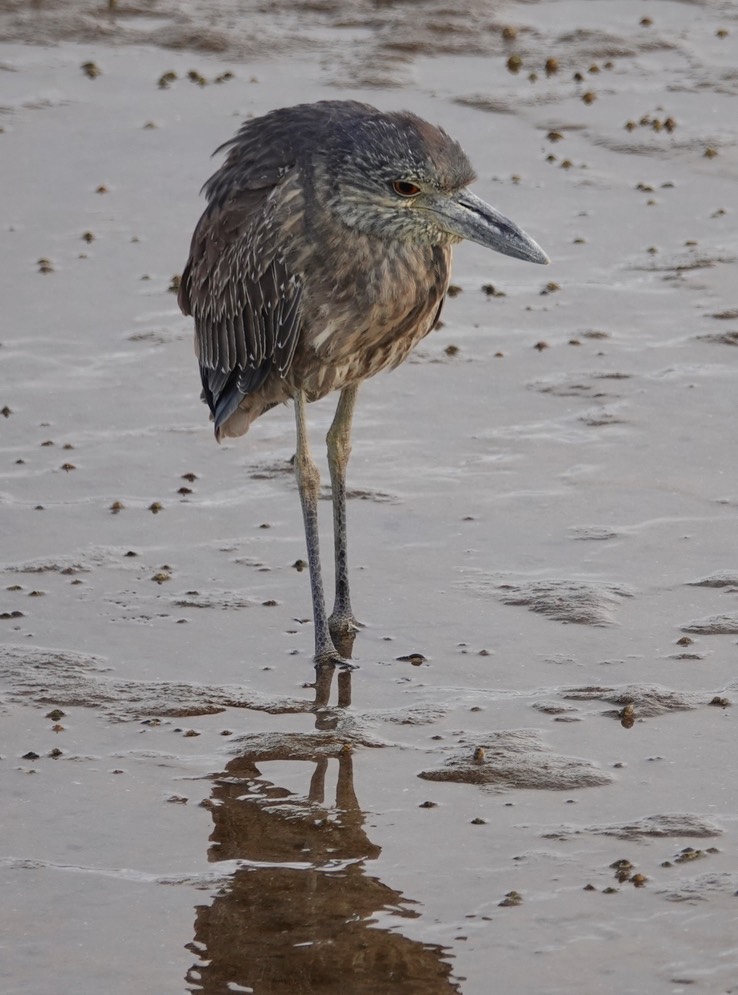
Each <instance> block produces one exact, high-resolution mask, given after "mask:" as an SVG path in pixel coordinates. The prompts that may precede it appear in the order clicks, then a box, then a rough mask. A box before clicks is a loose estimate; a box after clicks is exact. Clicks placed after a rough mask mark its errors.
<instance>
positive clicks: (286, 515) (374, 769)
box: [0, 0, 738, 995]
mask: <svg viewBox="0 0 738 995" xmlns="http://www.w3.org/2000/svg"><path fill="white" fill-rule="evenodd" d="M67 6H68V5H65V4H61V3H59V4H54V3H50V4H42V5H33V9H31V7H30V6H28V8H27V5H25V4H16V3H5V4H3V5H2V6H1V7H0V34H1V35H2V37H3V38H5V39H7V41H5V42H4V43H3V44H2V45H0V128H1V129H2V131H1V132H0V148H1V149H2V152H1V153H0V155H1V156H2V173H3V183H2V185H1V186H0V202H1V203H2V212H1V216H2V233H3V237H2V253H3V255H2V259H3V265H2V267H1V268H0V281H2V299H3V302H4V307H3V313H4V321H3V327H2V332H1V333H0V343H1V344H0V364H2V381H1V389H0V411H1V413H2V417H0V518H1V520H2V552H1V553H0V573H1V578H2V585H1V586H0V595H1V596H0V616H1V617H0V626H1V627H2V628H0V633H1V634H2V645H0V757H1V758H2V760H1V762H0V776H1V777H2V788H3V798H4V804H3V817H2V832H1V833H0V883H1V885H2V894H3V899H2V902H0V924H1V927H2V928H1V933H2V937H3V952H2V956H1V957H0V989H2V991H3V992H4V993H7V995H37V993H38V992H41V991H44V992H54V993H60V995H67V993H70V995H71V993H72V992H74V995H92V993H99V992H100V991H105V992H106V993H109V995H124V993H125V995H127V993H129V992H134V991H135V992H157V993H159V992H162V993H163V992H167V993H169V992H206V993H212V995H215V993H218V995H219V993H222V992H226V991H253V992H256V993H260V995H263V993H270V995H271V993H285V995H287V993H290V995H295V993H323V992H325V993H336V995H337V993H351V995H353V993H367V995H370V993H371V995H382V993H384V992H393V993H394V992H399V993H402V995H435V993H447V992H449V993H450V992H462V993H464V995H487V993H489V992H491V991H500V992H515V993H518V992H520V993H526V992H543V993H560V992H561V993H563V992H567V993H570V992H578V993H582V995H592V993H610V992H614V991H618V992H621V993H643V992H647V993H657V995H660V993H667V992H668V993H673V992H682V991H684V992H686V991H696V992H710V993H712V992H715V993H717V992H720V993H722V992H731V991H738V980H736V979H738V950H737V949H736V941H735V937H736V931H737V928H738V904H737V903H738V897H736V896H737V894H738V871H737V870H736V867H737V866H738V864H737V863H736V844H737V843H738V815H736V813H737V812H738V788H737V787H736V778H735V773H734V757H735V741H736V740H735V727H734V725H733V723H734V721H735V717H734V713H735V702H736V701H738V678H737V676H736V644H737V641H738V604H737V603H736V591H738V549H737V548H736V546H737V544H736V525H737V524H738V469H737V466H736V459H735V454H734V450H735V398H736V381H738V363H737V360H738V351H737V350H736V345H737V344H738V292H737V291H736V279H735V272H736V269H735V263H736V257H737V256H738V236H736V225H735V218H736V213H735V212H736V204H738V196H737V191H738V151H737V149H738V127H737V126H736V118H735V100H736V94H737V92H738V76H737V75H736V68H735V67H736V62H737V44H738V16H737V15H736V9H735V5H733V4H731V3H727V2H725V3H723V2H719V0H715V2H705V3H678V2H670V0H662V2H659V3H656V2H650V3H649V2H636V0H633V2H623V3H618V4H608V3H597V4H595V3H592V2H589V3H586V2H583V0H580V2H576V0H571V2H568V0H560V2H559V0H553V2H549V3H540V2H539V3H535V2H534V3H511V4H505V5H503V4H500V5H490V4H486V3H481V2H477V3H471V4H468V5H465V8H464V11H463V12H460V11H454V10H452V9H450V7H449V6H447V5H444V4H442V3H439V2H430V3H427V4H423V5H422V16H420V14H419V10H420V8H419V6H418V5H416V4H413V5H411V4H404V3H387V4H385V3H369V2H360V0H355V2H354V3H352V4H346V3H338V2H335V3H334V2H326V3H315V2H311V3H305V4H301V3H298V4H294V3H289V4H288V3H276V4H272V5H271V6H270V7H269V9H268V10H267V9H266V7H265V6H264V5H257V4H255V3H254V4H243V5H240V9H241V12H240V13H239V10H238V9H237V7H236V5H232V4H227V3H225V2H220V3H208V4H198V5H190V4H174V3H169V4H167V3H160V4H156V5H149V4H146V5H137V4H135V3H134V4H123V3H120V2H119V3H118V4H114V5H113V8H114V9H112V10H107V9H102V8H104V5H102V4H98V3H93V2H89V3H79V4H76V5H74V8H75V9H74V11H72V12H70V11H68V10H67V9H66V7H67ZM244 11H245V12H244ZM649 21H650V23H648V22H649ZM511 56H512V57H513V59H512V61H510V58H511ZM515 56H519V58H520V63H519V64H518V62H517V61H516V59H515V58H514V57H515ZM552 59H555V60H556V65H554V63H553V62H550V61H549V63H548V73H547V69H546V63H547V60H552ZM85 63H92V64H93V66H94V67H95V68H94V69H93V68H89V67H88V68H87V70H83V69H81V68H80V67H81V66H82V65H83V64H85ZM516 67H517V71H512V70H515V68H516ZM96 70H98V71H96ZM169 72H172V73H175V74H176V78H175V79H171V78H170V79H169V80H168V82H167V81H166V80H165V81H164V82H165V84H166V85H160V80H161V79H162V76H163V75H164V74H166V73H169ZM189 73H192V78H190V77H188V74H189ZM575 73H578V74H579V75H580V77H581V79H579V80H577V79H575V78H574V74H575ZM227 74H232V76H230V75H227ZM533 77H534V78H533ZM219 78H220V82H216V80H217V79H219ZM203 84H204V85H203ZM337 97H339V98H340V97H351V98H356V99H363V100H367V101H369V102H372V103H375V104H377V105H378V106H380V107H382V108H395V107H407V108H410V109H412V110H414V111H416V112H417V113H419V114H421V115H423V116H425V117H427V118H429V119H430V120H432V121H434V122H438V123H439V124H441V125H443V126H444V127H445V128H446V129H447V130H448V131H449V132H450V133H452V134H453V135H454V136H455V137H457V138H459V139H460V141H461V142H462V144H463V145H464V147H465V148H466V150H467V152H468V153H469V155H470V158H471V159H472V161H473V162H474V164H475V166H476V168H477V170H478V173H479V179H478V181H477V183H476V185H475V190H476V192H477V193H478V194H480V195H481V196H482V197H484V198H485V199H486V200H488V201H490V202H491V203H493V204H494V205H495V206H496V207H498V208H499V209H500V210H502V211H504V213H506V214H508V215H509V216H510V217H512V218H514V219H515V220H516V221H517V222H518V223H519V224H521V225H522V226H523V227H524V228H525V229H526V230H527V231H528V232H530V234H531V235H532V236H533V237H534V238H535V239H536V240H537V241H538V242H539V243H540V244H541V245H542V246H543V247H544V248H545V249H546V251H547V252H548V253H549V255H550V256H551V257H552V260H553V263H552V265H551V266H550V267H548V269H547V270H542V269H541V268H539V267H533V266H525V265H524V264H522V263H518V262H516V261H514V260H510V259H506V258H504V257H502V256H498V255H493V254H491V253H488V252H485V251H484V250H483V249H481V248H478V247H475V246H467V245H465V246H462V247H461V248H460V249H459V250H458V251H457V253H456V264H455V272H454V278H453V283H454V285H455V286H456V287H458V288H459V289H458V292H456V293H455V295H454V296H453V297H450V298H449V299H448V301H447V302H446V305H445V309H444V315H443V326H442V327H441V328H439V329H438V330H436V331H435V332H433V333H432V334H431V335H430V336H429V337H428V338H427V339H426V340H425V341H424V342H423V343H422V345H421V346H420V348H419V349H418V350H417V351H416V352H415V353H414V354H413V356H412V357H411V358H410V360H408V362H407V363H405V365H404V366H403V367H401V368H400V369H399V370H397V371H395V372H394V373H392V374H391V375H381V376H378V377H377V378H376V379H374V380H372V381H370V382H368V383H366V384H365V386H364V387H363V389H362V391H361V392H360V396H359V407H358V412H357V420H356V429H355V440H354V452H353V456H352V461H351V465H350V468H349V477H350V481H349V482H350V487H351V488H352V494H353V500H351V502H350V507H349V513H350V523H349V528H350V538H351V549H350V554H351V561H352V581H353V594H354V601H355V607H356V610H357V612H358V614H359V616H360V618H361V619H362V621H363V622H364V623H365V624H366V627H365V628H363V629H362V630H361V632H360V633H359V635H358V638H357V641H356V644H355V646H354V658H355V660H356V662H357V664H358V665H359V669H358V670H356V671H355V672H354V673H353V674H351V675H334V679H333V681H332V686H329V685H328V680H327V678H325V677H324V680H323V682H322V683H319V685H318V686H317V687H310V686H307V685H309V684H310V683H311V682H312V681H313V680H314V671H313V668H312V661H311V653H312V629H311V624H310V619H309V613H310V597H309V586H308V575H307V571H305V570H298V569H296V567H295V564H296V561H298V560H300V559H302V558H304V548H303V535H302V523H301V517H300V511H299V502H298V498H297V492H296V488H295V485H294V481H293V478H292V475H291V471H290V466H289V460H290V458H291V456H292V454H293V451H294V429H293V417H292V412H291V411H290V410H289V409H287V408H285V409H280V410H275V411H274V412H271V413H269V414H268V415H266V416H264V417H263V418H262V419H260V420H259V421H258V422H257V423H256V424H255V425H254V427H253V428H252V430H251V432H250V433H249V435H248V436H247V437H246V438H245V439H242V440H235V441H233V442H230V441H229V442H227V443H226V444H224V445H222V446H220V447H219V446H217V445H216V444H215V443H214V442H213V439H212V430H211V427H210V426H209V424H208V421H207V417H206V410H205V408H204V407H203V406H202V405H201V403H200V402H199V400H198V394H199V386H198V376H197V369H196V364H195V361H194V358H193V354H192V343H191V339H192V332H191V326H190V322H189V320H188V319H185V318H183V317H182V316H181V315H180V314H179V312H178V310H177V306H176V300H175V295H174V294H173V293H172V292H171V289H170V288H171V285H172V281H173V277H174V276H175V275H176V274H178V273H179V272H181V268H182V266H183V265H184V262H185V259H186V255H187V246H188V242H189V237H190V234H191V231H192V227H193V225H194V223H195V221H196V220H197V217H198V216H199V212H200V210H201V207H202V201H201V200H198V198H197V191H198V189H199V187H200V186H201V184H202V183H203V181H204V180H205V179H206V178H207V176H208V175H210V172H212V170H213V169H214V168H215V165H214V164H213V163H211V162H210V161H209V158H208V157H209V156H210V154H211V152H212V150H213V149H214V148H215V147H216V146H217V145H218V144H220V143H221V142H223V141H225V140H226V139H227V138H229V137H230V136H231V135H232V133H233V132H234V131H235V129H236V128H237V126H238V124H239V121H240V120H242V119H243V118H244V117H245V116H247V115H251V114H259V113H262V112H264V111H266V110H268V109H269V108H271V107H274V106H280V105H284V104H289V103H295V102H298V101H301V100H317V99H322V98H337ZM332 412H333V401H332V400H331V399H328V400H326V401H323V402H319V403H318V404H315V405H312V406H311V408H310V418H311V426H312V431H313V436H314V439H315V442H316V444H317V443H318V442H319V440H320V439H321V437H322V436H323V435H324V434H325V431H326V430H327V428H328V425H329V424H330V420H331V418H332ZM317 448H318V447H317V445H316V449H317ZM322 466H323V467H324V468H325V463H324V462H322ZM326 476H327V474H326ZM323 512H324V518H323V535H324V539H325V540H327V539H329V537H330V531H329V526H330V521H329V516H330V506H329V502H327V501H326V502H324V505H323ZM328 676H330V675H328Z"/></svg>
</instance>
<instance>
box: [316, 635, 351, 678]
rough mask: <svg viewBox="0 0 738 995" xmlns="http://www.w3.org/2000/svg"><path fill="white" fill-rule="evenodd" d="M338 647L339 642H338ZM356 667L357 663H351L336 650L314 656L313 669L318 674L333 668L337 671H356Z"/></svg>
mask: <svg viewBox="0 0 738 995" xmlns="http://www.w3.org/2000/svg"><path fill="white" fill-rule="evenodd" d="M352 642H353V640H352ZM340 646H341V642H340V641H339V647H340ZM358 666H359V665H358V664H357V663H352V662H351V659H350V658H349V657H348V656H345V655H342V654H341V653H339V651H338V650H337V649H333V650H324V651H323V652H321V653H316V654H315V669H316V671H317V672H318V673H319V674H320V673H325V672H326V671H328V670H331V669H333V668H334V667H338V668H339V670H357V669H358Z"/></svg>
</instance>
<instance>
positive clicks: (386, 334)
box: [179, 100, 548, 663]
mask: <svg viewBox="0 0 738 995" xmlns="http://www.w3.org/2000/svg"><path fill="white" fill-rule="evenodd" d="M221 149H228V156H227V158H226V160H225V162H224V163H223V165H222V166H221V167H220V169H219V170H218V171H217V172H216V173H215V174H214V175H213V176H212V177H211V178H210V179H209V180H208V181H207V183H206V184H205V187H204V190H205V193H206V195H207V199H208V206H207V208H206V210H205V212H204V214H203V215H202V217H201V218H200V221H199V222H198V224H197V227H196V228H195V233H194V235H193V238H192V244H191V247H190V257H189V259H188V261H187V265H186V266H185V269H184V272H183V274H182V280H181V285H180V290H179V305H180V307H181V309H182V311H183V312H184V313H185V314H188V315H189V314H191V315H192V316H193V317H194V319H195V349H196V352H197V356H198V360H199V363H200V373H201V377H202V388H203V389H202V397H203V400H205V401H206V402H207V404H208V406H209V407H210V411H211V413H212V417H213V420H214V422H215V437H216V439H217V440H219V441H220V440H221V439H223V438H226V437H229V436H237V435H243V434H244V433H245V432H247V431H248V429H249V426H250V425H251V423H252V422H253V421H254V419H256V418H258V417H259V415H261V414H263V413H264V412H265V411H268V410H269V409H270V408H273V407H274V406H275V405H276V404H279V403H280V402H284V401H288V400H292V401H294V405H295V415H296V420H297V452H296V457H295V472H296V477H297V484H298V488H299V491H300V499H301V502H302V512H303V517H304V521H305V538H306V541H307V555H308V564H309V568H310V583H311V588H312V601H313V617H314V624H315V660H316V663H323V662H328V661H340V657H339V654H338V653H337V651H336V648H335V642H334V641H338V640H339V639H342V638H343V637H345V636H346V635H347V634H348V633H350V632H351V631H353V630H354V628H355V626H356V624H357V623H356V619H355V618H354V614H353V611H352V609H351V600H350V596H349V576H348V564H347V553H346V464H347V462H348V458H349V454H350V452H351V420H352V415H353V410H354V403H355V401H356V392H357V390H358V387H359V384H360V383H361V381H362V380H365V379H366V378H367V377H371V376H373V375H374V374H375V373H378V372H379V371H380V370H384V369H388V368H389V369H391V368H393V367H395V366H397V365H398V364H399V363H401V362H402V361H403V360H404V359H405V357H406V356H407V355H408V353H409V352H410V351H411V349H413V347H414V346H415V345H417V343H418V342H419V341H420V340H421V339H422V338H423V337H424V336H425V335H427V334H428V332H429V331H430V330H431V329H432V328H433V326H434V325H435V324H436V321H437V320H438V316H439V314H440V311H441V307H442V304H443V298H444V295H445V293H446V289H447V287H448V282H449V277H450V269H451V246H452V245H453V244H454V243H455V242H459V241H461V240H462V239H469V240H470V241H472V242H478V243H479V244H480V245H484V246H486V247H487V248H489V249H494V250H496V251H497V252H502V253H504V254H505V255H509V256H516V257H517V258H518V259H525V260H528V261H529V262H534V263H546V262H548V258H547V256H546V254H545V253H544V252H543V251H542V250H541V249H540V248H539V247H538V245H536V243H535V242H534V241H533V240H532V239H531V238H529V237H528V236H527V235H526V234H525V233H524V232H523V231H521V229H520V228H518V227H517V225H515V224H514V223H513V222H512V221H510V220H508V219H507V218H506V217H504V216H503V215H502V214H500V213H498V212H497V211H496V210H495V209H494V208H492V207H490V206H489V205H488V204H485V203H484V201H482V200H480V199H479V198H478V197H477V196H476V195H475V194H473V193H472V192H471V191H470V190H469V189H468V185H469V183H471V181H472V180H473V179H474V178H475V174H474V171H473V169H472V167H471V164H470V163H469V160H468V159H467V157H466V155H465V154H464V152H463V151H462V149H461V147H460V146H459V145H458V143H457V142H455V141H453V140H452V139H451V138H449V136H448V135H447V134H446V133H445V132H444V131H442V130H441V129H440V128H436V127H434V126H433V125H431V124H428V122H426V121H423V120H422V119H421V118H419V117H416V116H415V115H414V114H410V113H407V112H393V113H386V114H385V113H382V112H381V111H378V110H376V109H375V108H374V107H370V106H368V105H367V104H361V103H357V102H355V101H349V100H346V101H338V100H330V101H321V102H320V103H316V104H301V105H299V106H296V107H285V108H282V109H280V110H275V111H271V112H270V113H269V114H266V115H264V116H263V117H259V118H255V119H254V120H251V121H247V122H246V123H245V124H244V125H243V126H242V127H241V129H240V131H239V132H238V134H237V135H236V137H235V138H233V139H231V141H229V142H226V143H225V145H222V146H221V147H220V149H218V151H220V150H221ZM334 390H340V392H341V394H340V398H339V401H338V406H337V409H336V414H335V418H334V419H333V423H332V425H331V427H330V430H329V432H328V436H327V445H328V465H329V468H330V477H331V486H332V496H333V526H334V545H335V565H336V574H335V576H336V596H335V603H334V607H333V611H332V613H331V615H330V617H328V616H327V613H326V608H325V601H324V596H323V583H322V579H321V572H320V555H319V548H318V492H319V486H320V481H319V476H318V469H317V467H316V465H315V463H314V462H313V459H312V457H311V454H310V446H309V442H308V432H307V425H306V419H305V404H306V402H309V401H315V400H317V399H318V398H321V397H324V396H325V395H326V394H328V393H330V392H331V391H334Z"/></svg>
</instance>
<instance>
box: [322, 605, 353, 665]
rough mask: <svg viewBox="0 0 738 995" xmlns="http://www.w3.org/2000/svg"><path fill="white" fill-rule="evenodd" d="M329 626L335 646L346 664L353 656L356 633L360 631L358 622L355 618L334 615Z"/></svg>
mask: <svg viewBox="0 0 738 995" xmlns="http://www.w3.org/2000/svg"><path fill="white" fill-rule="evenodd" d="M328 626H329V630H330V634H331V639H332V640H333V645H334V646H335V647H336V649H337V650H338V653H339V656H340V657H341V658H342V660H343V661H344V663H345V661H347V660H350V659H351V656H352V654H353V650H354V641H355V639H356V633H357V632H358V631H359V629H358V622H357V621H356V619H355V618H354V617H353V616H346V615H341V616H336V615H335V614H333V615H331V617H330V619H329V620H328Z"/></svg>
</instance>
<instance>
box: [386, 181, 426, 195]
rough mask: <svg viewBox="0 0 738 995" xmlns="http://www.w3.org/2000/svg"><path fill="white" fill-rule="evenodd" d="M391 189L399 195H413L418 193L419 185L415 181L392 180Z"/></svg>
mask: <svg viewBox="0 0 738 995" xmlns="http://www.w3.org/2000/svg"><path fill="white" fill-rule="evenodd" d="M392 189H393V190H394V191H395V193H398V194H399V195H400V196H401V197H415V195H416V194H419V193H420V187H419V186H417V184H415V183H410V181H409V180H393V182H392Z"/></svg>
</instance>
